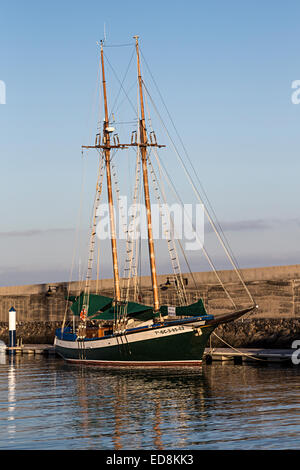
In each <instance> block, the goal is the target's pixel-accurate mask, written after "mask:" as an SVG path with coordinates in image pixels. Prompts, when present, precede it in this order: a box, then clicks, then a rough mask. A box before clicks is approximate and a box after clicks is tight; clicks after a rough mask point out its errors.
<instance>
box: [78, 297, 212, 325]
mask: <svg viewBox="0 0 300 470" xmlns="http://www.w3.org/2000/svg"><path fill="white" fill-rule="evenodd" d="M83 299H84V293H83V292H82V293H81V294H80V296H79V297H77V298H70V297H69V300H71V301H73V304H72V306H71V310H72V312H73V314H74V315H77V316H79V315H80V312H81V310H82V306H83ZM159 313H160V314H161V315H162V316H166V315H170V314H173V315H174V316H187V317H191V316H201V315H207V313H206V310H205V307H204V305H203V301H202V299H199V300H198V301H197V302H195V303H193V304H191V305H186V306H182V307H168V306H167V305H162V306H161V307H160V311H159ZM123 315H127V317H129V318H136V319H138V320H141V321H147V320H150V319H151V318H154V317H155V316H158V314H154V312H153V308H152V307H149V305H143V304H139V303H136V302H127V303H124V304H121V305H113V299H112V298H111V297H105V296H103V295H96V294H90V295H89V308H88V318H90V319H93V320H94V319H95V320H116V319H117V318H120V317H122V316H123Z"/></svg>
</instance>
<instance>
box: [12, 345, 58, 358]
mask: <svg viewBox="0 0 300 470" xmlns="http://www.w3.org/2000/svg"><path fill="white" fill-rule="evenodd" d="M5 351H6V353H10V352H14V353H15V354H43V355H44V356H49V355H54V354H56V353H55V349H54V346H53V345H52V344H23V345H22V346H15V347H8V346H7V347H6V349H5Z"/></svg>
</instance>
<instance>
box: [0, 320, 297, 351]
mask: <svg viewBox="0 0 300 470" xmlns="http://www.w3.org/2000/svg"><path fill="white" fill-rule="evenodd" d="M60 327H61V322H18V323H17V327H16V331H17V339H19V340H21V339H22V343H23V344H53V341H54V335H55V329H56V328H60ZM215 333H216V334H217V335H218V337H220V338H222V340H223V341H225V342H226V343H227V344H230V345H231V346H233V347H235V348H267V349H284V348H291V347H292V343H293V341H295V340H300V319H281V320H280V319H271V318H268V319H265V318H264V319H263V318H257V319H255V318H253V319H246V320H244V321H240V320H239V321H235V322H232V323H226V324H224V325H220V326H218V327H217V328H216V330H215ZM0 340H2V341H4V342H5V343H6V344H8V328H7V323H5V322H1V323H0ZM223 341H221V340H220V339H218V338H217V337H216V336H215V335H214V334H212V336H211V341H210V343H209V344H208V345H207V346H208V347H209V346H212V347H216V348H220V347H222V348H223V347H226V346H227V344H225V343H224V342H223Z"/></svg>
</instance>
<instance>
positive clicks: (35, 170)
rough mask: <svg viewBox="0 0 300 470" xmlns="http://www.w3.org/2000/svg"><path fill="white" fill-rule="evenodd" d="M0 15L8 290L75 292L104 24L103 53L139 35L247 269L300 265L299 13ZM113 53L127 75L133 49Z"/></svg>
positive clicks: (217, 8)
mask: <svg viewBox="0 0 300 470" xmlns="http://www.w3.org/2000/svg"><path fill="white" fill-rule="evenodd" d="M141 5H142V6H141ZM0 13H1V14H0V57H1V61H0V80H2V81H4V82H5V84H6V104H5V105H0V158H1V201H2V204H1V206H0V217H1V219H0V220H1V225H0V285H14V284H30V283H36V282H53V281H60V280H68V276H69V267H70V264H71V261H72V253H73V244H74V237H75V234H74V228H75V227H76V224H77V220H78V206H79V203H80V187H81V182H82V172H83V169H84V171H85V177H86V179H85V184H86V186H87V191H86V194H85V200H84V205H83V215H82V220H81V223H82V225H81V227H82V229H84V228H86V227H87V224H88V217H89V215H90V209H91V206H90V202H91V201H90V197H92V196H93V189H94V186H95V174H94V172H95V169H96V165H95V162H96V160H94V161H93V157H92V154H90V156H89V157H88V161H87V162H83V161H82V159H81V145H84V144H89V143H90V142H91V138H92V140H93V133H94V129H95V109H94V107H95V89H96V88H95V87H96V81H97V73H98V59H99V49H98V48H97V45H96V42H97V41H98V40H99V39H101V38H102V37H103V25H104V23H105V27H106V35H107V44H126V43H128V42H131V41H132V36H133V35H135V34H138V35H140V44H141V48H142V52H143V54H144V56H145V57H146V59H147V63H148V64H149V65H150V66H151V70H152V73H153V75H154V77H155V80H156V82H157V84H158V85H159V88H160V91H161V93H162V95H163V96H164V100H165V102H166V103H167V105H168V109H169V111H170V113H171V115H172V118H173V120H174V122H175V123H176V127H177V129H179V130H180V135H181V137H182V139H183V140H184V143H185V145H186V147H187V149H188V152H189V155H190V158H191V159H192V161H193V164H194V165H195V167H196V169H197V172H198V174H199V177H200V179H201V181H202V183H203V184H204V187H205V189H206V192H207V194H208V196H209V199H210V202H211V203H212V205H213V207H214V210H215V212H216V214H217V216H218V219H219V220H220V221H221V223H223V226H224V229H225V230H226V237H227V239H228V240H229V242H230V245H231V247H232V249H233V251H234V253H235V254H236V256H237V258H238V260H239V264H240V266H241V267H255V266H268V265H277V264H278V265H280V264H297V263H299V262H300V248H299V230H300V216H299V174H300V171H299V170H300V164H299V129H300V105H295V104H293V103H292V101H291V95H292V91H293V90H292V89H291V84H292V82H293V81H294V80H297V79H300V59H299V57H300V55H299V44H300V30H299V13H300V5H299V2H297V1H286V2H281V1H271V0H270V1H269V0H264V1H246V0H245V1H243V2H241V1H231V0H228V1H226V2H224V1H221V0H219V1H201V0H200V1H187V2H180V1H176V0H175V1H174V0H172V1H169V0H166V1H163V2H161V1H160V2H158V1H152V2H151V3H142V4H141V2H138V1H127V2H124V1H122V2H121V1H118V0H116V1H115V2H113V3H112V2H102V1H94V0H86V1H85V2H79V1H72V2H71V1H68V0H63V1H57V0H53V1H52V2H38V1H32V0H28V1H27V2H23V1H6V0H4V1H3V2H1V12H0ZM106 51H107V54H109V53H110V52H111V53H112V55H113V60H114V66H116V64H117V63H118V62H120V63H121V64H122V67H123V70H124V64H125V63H126V60H127V58H128V60H129V58H130V55H131V53H130V52H129V51H128V49H127V48H120V49H117V48H116V49H114V48H111V50H109V49H108V48H107V50H106ZM179 176H180V173H179ZM82 246H83V248H82V252H81V254H80V256H82V257H84V255H85V252H84V249H85V248H86V247H85V245H84V242H83V245H82ZM109 261H110V258H109V256H108V255H107V256H105V257H103V263H102V265H103V272H102V274H103V276H102V277H110V276H111V271H110V268H109ZM193 268H194V269H195V270H202V269H204V268H203V267H202V266H201V264H198V263H195V264H194V265H193Z"/></svg>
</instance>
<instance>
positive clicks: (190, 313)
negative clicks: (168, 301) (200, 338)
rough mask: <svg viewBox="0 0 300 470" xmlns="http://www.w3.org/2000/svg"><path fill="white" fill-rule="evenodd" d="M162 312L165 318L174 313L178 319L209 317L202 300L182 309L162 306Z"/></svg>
mask: <svg viewBox="0 0 300 470" xmlns="http://www.w3.org/2000/svg"><path fill="white" fill-rule="evenodd" d="M160 312H161V314H162V315H163V316H165V315H170V314H171V313H172V314H173V315H176V316H177V317H185V316H187V317H198V316H199V317H200V316H201V315H207V313H206V310H205V307H204V304H203V301H202V299H199V300H198V301H197V302H195V303H194V304H191V305H184V306H182V307H168V306H167V305H162V306H161V307H160Z"/></svg>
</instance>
